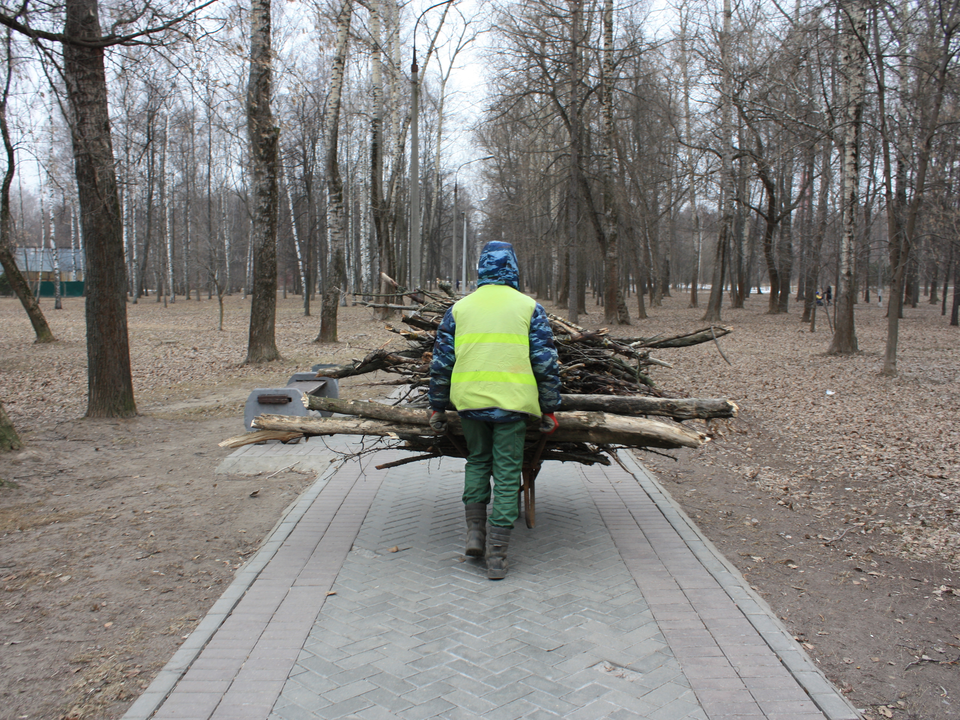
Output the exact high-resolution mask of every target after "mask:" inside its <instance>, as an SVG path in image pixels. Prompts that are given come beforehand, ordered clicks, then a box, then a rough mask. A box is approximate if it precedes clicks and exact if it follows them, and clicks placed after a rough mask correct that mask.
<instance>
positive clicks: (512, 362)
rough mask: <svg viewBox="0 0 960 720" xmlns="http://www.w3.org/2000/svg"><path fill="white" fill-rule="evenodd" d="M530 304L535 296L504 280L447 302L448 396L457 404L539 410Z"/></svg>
mask: <svg viewBox="0 0 960 720" xmlns="http://www.w3.org/2000/svg"><path fill="white" fill-rule="evenodd" d="M536 307H537V302H536V300H534V299H533V298H530V297H527V296H526V295H524V294H523V293H521V292H519V291H518V290H514V289H513V288H512V287H510V286H508V285H483V286H481V287H480V288H478V289H477V290H476V291H475V292H473V293H471V294H470V295H468V296H467V297H465V298H463V299H462V300H460V301H459V302H457V303H456V304H455V305H454V306H453V318H454V320H455V321H456V324H457V327H456V336H455V338H454V351H455V353H456V362H455V363H454V365H453V374H452V375H451V377H450V400H451V401H452V402H453V404H454V406H455V407H456V408H457V409H458V410H481V409H485V408H493V407H497V408H502V409H503V410H512V411H514V412H522V413H528V414H530V415H535V416H539V415H540V395H539V392H538V391H537V380H536V378H535V377H534V376H533V369H532V368H531V367H530V320H531V318H532V317H533V312H534V310H535V309H536Z"/></svg>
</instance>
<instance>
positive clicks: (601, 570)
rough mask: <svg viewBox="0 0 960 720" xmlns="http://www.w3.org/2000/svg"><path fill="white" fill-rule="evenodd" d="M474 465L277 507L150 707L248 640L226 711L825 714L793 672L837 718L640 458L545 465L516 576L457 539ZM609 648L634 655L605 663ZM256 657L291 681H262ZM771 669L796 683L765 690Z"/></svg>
mask: <svg viewBox="0 0 960 720" xmlns="http://www.w3.org/2000/svg"><path fill="white" fill-rule="evenodd" d="M384 458H386V455H385V456H384ZM462 466H463V464H462V461H461V462H457V461H449V460H443V461H441V462H437V463H431V464H430V465H429V466H426V465H422V466H419V465H408V466H403V467H400V468H395V469H392V470H390V471H374V470H372V469H371V468H367V469H366V472H367V473H368V474H367V475H364V476H361V475H359V474H358V473H357V470H356V469H353V470H350V469H349V466H345V468H344V469H341V470H340V471H338V472H336V473H331V474H330V475H329V477H328V478H327V479H326V480H325V483H326V484H325V485H324V486H323V487H322V490H321V489H317V490H316V491H311V492H312V493H313V494H312V496H311V498H310V502H307V503H305V504H304V503H302V502H301V503H297V505H296V508H298V509H297V512H298V513H300V516H302V517H300V522H299V523H295V522H294V523H291V522H288V521H284V523H281V524H280V526H279V528H278V530H277V533H276V535H275V536H274V537H272V538H271V539H269V540H268V542H267V543H266V544H265V546H264V547H265V548H268V550H269V552H270V553H272V557H273V559H272V560H270V561H269V562H265V561H264V559H263V558H260V557H259V555H258V558H256V561H257V562H265V564H264V565H261V567H263V570H262V572H260V575H259V576H257V575H256V573H248V574H247V575H246V576H245V577H246V579H245V582H246V583H247V585H248V589H247V590H244V591H241V592H239V593H237V591H236V590H234V588H233V586H231V588H230V589H229V590H228V593H225V596H224V597H227V595H228V594H229V593H233V595H230V597H231V598H233V599H232V600H230V602H232V603H237V607H236V608H235V611H234V612H233V614H231V609H232V607H233V606H232V605H231V606H229V607H227V606H222V607H221V603H223V602H224V601H223V600H221V601H219V602H218V605H217V606H216V609H217V612H218V617H217V621H216V623H213V622H212V621H210V622H207V624H206V625H205V626H204V627H205V628H207V630H206V631H205V632H208V633H215V634H214V635H213V636H212V637H213V640H211V641H210V642H209V643H208V642H206V638H204V637H203V636H197V638H191V640H190V641H191V643H193V644H192V645H191V646H190V648H196V649H195V650H193V652H194V654H196V652H198V651H199V649H200V648H204V649H203V650H202V652H201V655H200V657H199V659H198V660H196V671H195V672H194V674H193V676H192V680H191V682H193V683H194V685H190V684H188V683H187V682H184V681H182V682H181V683H180V685H181V687H179V688H175V690H174V692H173V693H172V694H171V696H170V699H169V700H168V701H167V703H166V705H165V706H164V707H163V708H162V710H163V712H165V713H166V715H163V713H159V714H158V715H157V717H170V718H174V717H182V715H178V714H177V713H178V712H186V708H188V707H189V703H188V702H185V700H184V698H187V697H189V696H197V695H198V693H195V692H194V693H191V692H188V691H189V690H191V689H194V690H212V689H214V688H213V685H214V684H216V682H217V681H220V682H221V683H222V681H224V680H226V679H229V677H230V675H229V673H224V672H223V671H222V670H214V669H215V668H217V665H216V664H212V665H211V664H208V663H216V662H218V661H219V662H228V663H229V662H230V661H231V660H230V659H231V657H234V656H236V655H237V653H241V652H242V653H250V655H249V658H246V664H245V665H244V669H243V671H241V675H240V676H238V678H239V679H243V680H245V682H244V686H243V687H238V688H236V691H235V692H230V691H228V692H227V693H226V695H224V697H223V701H222V703H221V704H220V707H219V709H218V710H217V711H216V716H217V717H224V718H226V717H230V718H231V720H246V719H247V718H250V719H251V720H253V718H256V719H257V720H266V718H268V717H269V720H301V719H304V720H305V719H306V718H331V719H332V718H341V717H342V718H354V717H355V718H414V719H417V718H429V717H441V718H449V719H450V720H456V719H457V718H474V717H482V718H484V719H485V720H498V719H501V720H514V719H515V718H520V717H526V718H555V717H563V718H628V717H632V718H638V717H639V718H645V719H646V720H660V719H669V720H718V719H719V717H721V716H724V717H726V716H731V717H732V714H735V715H737V717H738V718H742V720H747V718H754V717H757V718H759V717H762V715H758V714H757V713H759V712H760V705H762V706H763V707H764V708H765V709H766V710H768V712H769V714H770V715H769V717H770V720H772V718H773V717H774V715H778V716H779V715H783V716H788V715H790V713H799V715H796V717H795V718H792V720H801V719H802V720H812V718H814V717H816V718H817V720H823V719H824V715H823V714H822V713H821V712H820V711H819V710H817V708H816V706H815V705H814V702H812V701H811V700H810V699H809V698H807V697H806V696H805V693H804V692H803V690H802V687H801V685H790V683H791V682H794V681H793V677H794V676H796V677H801V679H804V680H806V681H808V684H806V685H805V686H804V687H807V689H810V688H813V690H814V693H813V695H814V700H818V699H819V700H818V702H819V704H820V707H821V708H822V709H826V710H827V715H826V717H827V718H829V720H849V718H848V716H847V715H844V712H846V711H847V710H848V709H849V708H847V706H845V704H844V703H845V701H843V699H842V698H840V697H839V696H838V695H837V694H836V693H835V692H834V691H833V689H832V687H831V686H830V685H829V683H827V682H826V681H825V679H823V677H822V675H819V674H818V672H817V671H816V668H815V667H814V666H812V664H810V663H809V659H808V658H806V656H805V655H804V654H803V653H802V652H800V651H799V650H798V649H797V648H796V644H795V643H794V642H793V641H792V638H790V637H789V636H788V635H786V634H785V632H784V630H783V628H782V625H780V623H779V622H778V621H777V620H776V619H775V618H773V617H772V616H771V615H770V613H769V610H768V609H766V606H765V604H764V603H763V602H762V601H761V600H759V599H758V598H756V597H755V594H753V593H752V591H750V590H749V589H748V588H746V587H745V584H744V583H743V581H742V578H740V577H739V576H738V574H737V573H736V572H735V570H734V569H732V566H729V565H728V564H727V563H726V561H724V560H723V559H722V558H721V557H720V556H719V555H718V554H716V553H715V551H714V550H713V548H712V546H711V545H710V544H709V543H708V542H707V541H705V540H704V539H703V538H702V537H701V536H700V535H699V534H698V533H697V532H696V530H695V528H693V526H692V524H691V523H690V522H689V520H688V519H686V517H685V516H684V515H683V514H682V511H680V510H679V509H678V508H677V507H676V506H675V505H674V504H673V503H672V501H671V500H670V499H669V497H668V496H665V494H664V493H663V491H662V489H661V488H660V487H659V485H657V484H656V482H655V481H654V480H653V479H652V478H650V477H649V476H647V475H645V471H644V470H643V469H642V467H640V466H636V470H635V471H634V470H632V471H631V472H625V471H624V470H623V469H621V468H619V467H610V468H590V469H588V470H584V469H582V468H580V467H578V466H573V465H571V464H556V463H550V464H548V465H547V466H545V468H544V471H543V472H542V473H541V477H542V480H541V483H540V484H541V493H538V495H539V497H538V508H537V510H538V513H537V527H536V528H535V529H533V530H528V529H527V528H525V527H523V523H522V521H521V523H518V526H517V528H516V530H515V531H514V533H513V536H512V538H511V546H510V557H511V570H510V574H509V575H508V577H507V579H506V580H504V581H502V582H498V583H490V582H489V581H487V580H486V577H485V571H484V566H483V562H482V561H477V560H474V559H465V558H464V557H463V555H462V552H463V547H462V543H463V506H462V504H461V502H460V491H461V483H462ZM627 466H628V467H634V466H633V465H632V464H631V462H630V461H628V462H627ZM351 473H354V474H351ZM631 473H632V474H631ZM585 478H587V479H588V481H587V482H585ZM276 538H280V540H282V542H281V541H280V540H277V539H276ZM394 546H396V547H398V548H400V551H399V552H390V551H389V549H390V548H391V547H394ZM248 565H249V564H248ZM239 577H240V576H239V575H238V578H239ZM324 588H329V589H330V590H331V591H332V592H333V593H334V594H332V595H330V596H327V595H326V592H325V590H324ZM244 592H246V596H245V595H244ZM244 599H246V604H245V605H244ZM738 603H740V604H742V605H743V608H741V607H739V605H738ZM271 615H272V618H271ZM313 618H315V621H314V620H313ZM208 626H209V627H208ZM215 626H219V630H217V627H215ZM252 627H257V629H256V632H255V634H251V628H252ZM208 637H209V635H208ZM257 638H259V641H256V639H257ZM255 641H256V644H254V643H255ZM771 648H772V649H771ZM188 649H189V648H188ZM231 653H233V655H231ZM775 653H779V654H780V656H781V658H783V659H782V660H781V658H778V656H777V654H775ZM244 657H245V656H244ZM190 662H193V660H192V659H190V658H187V659H186V661H185V663H182V664H181V665H180V666H178V668H176V669H172V670H173V671H174V672H181V673H182V668H183V667H186V666H187V665H189V663H190ZM242 662H243V659H241V660H240V663H242ZM602 662H606V663H615V664H616V665H617V666H621V667H622V668H623V670H622V671H618V672H617V673H610V672H601V671H600V670H598V669H597V666H598V664H602ZM805 663H806V664H805ZM237 667H240V664H239V663H238V664H237ZM255 671H262V673H263V674H264V677H269V678H274V677H279V678H285V683H284V681H283V680H280V681H279V683H277V682H275V683H273V684H270V683H266V682H264V683H262V684H260V685H256V684H255V683H253V684H251V682H250V680H252V679H254V678H255V677H256V672H255ZM774 676H776V677H775V678H774ZM773 679H775V681H776V682H778V683H781V684H785V686H789V687H791V688H794V689H797V688H801V689H800V690H798V692H797V693H787V692H784V693H781V694H774V695H764V694H763V691H764V690H765V689H768V688H771V685H769V684H767V683H768V682H770V681H772V680H773ZM198 683H199V684H198ZM238 684H239V683H238ZM748 687H749V688H750V690H751V691H753V692H754V693H755V694H751V692H750V691H748ZM691 688H696V690H697V693H699V695H700V697H699V698H698V695H697V694H696V693H695V692H694V690H693V689H691ZM774 689H775V688H774ZM146 695H148V696H150V697H157V696H158V694H156V693H155V694H154V695H150V694H149V693H147V694H146ZM160 696H162V695H160ZM758 703H760V705H758ZM138 705H141V706H143V704H142V703H138ZM194 710H196V707H194ZM808 711H809V717H808ZM230 712H233V713H235V715H234V716H231V715H229V713H230ZM225 713H227V714H225ZM187 716H189V717H192V716H190V715H187ZM145 717H146V716H144V718H145ZM128 720H143V719H142V718H140V717H137V718H129V719H128Z"/></svg>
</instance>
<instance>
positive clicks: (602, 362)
mask: <svg viewBox="0 0 960 720" xmlns="http://www.w3.org/2000/svg"><path fill="white" fill-rule="evenodd" d="M441 288H444V289H446V290H447V291H448V292H449V286H446V285H441ZM409 297H411V298H412V299H414V301H415V302H417V303H418V304H417V305H393V304H387V303H377V302H370V301H365V302H364V303H363V304H366V305H369V306H371V307H377V308H391V309H402V310H406V311H407V312H408V313H410V314H409V315H405V316H404V317H403V320H402V322H403V323H404V324H405V325H407V326H408V327H405V328H398V327H395V326H393V325H389V324H388V325H387V328H388V329H389V330H390V331H392V332H395V333H397V334H398V335H400V336H402V337H403V338H404V339H405V340H406V341H407V344H408V346H407V348H405V349H403V350H391V349H387V348H385V347H381V348H378V349H377V350H374V351H373V352H371V353H370V354H369V355H367V356H366V357H365V358H363V359H362V360H356V361H354V362H352V363H348V364H346V365H341V366H339V367H334V368H324V370H323V371H322V376H323V377H331V378H346V377H352V376H356V375H364V374H367V373H371V372H375V371H378V370H382V371H385V372H387V373H391V374H395V375H397V376H399V377H398V378H397V379H396V380H395V381H394V382H395V384H398V385H405V386H408V387H409V392H408V393H407V394H406V395H405V396H404V397H403V398H402V399H401V401H402V402H405V403H409V404H414V405H416V404H420V405H424V404H425V397H424V395H425V390H426V387H427V386H428V385H429V382H430V360H431V358H432V356H433V344H434V341H435V339H436V332H437V329H438V328H439V327H440V322H441V321H442V319H443V315H444V313H445V312H446V311H447V309H448V308H449V307H450V306H451V305H453V303H454V302H455V301H456V298H455V297H452V293H451V294H447V295H439V294H435V293H429V292H425V291H419V292H417V293H411V294H410V295H409ZM411 311H412V312H411ZM547 317H548V319H549V321H550V327H551V329H552V330H553V335H554V341H555V343H556V346H557V354H558V356H559V359H560V380H561V383H562V387H563V392H564V393H568V394H571V395H587V394H599V395H625V396H636V395H645V396H652V397H664V393H663V392H662V391H661V390H660V389H658V388H657V387H656V385H655V384H654V382H653V380H652V379H651V378H650V376H649V374H648V373H647V368H649V367H651V366H657V365H659V366H662V367H670V365H669V363H666V362H663V361H662V360H657V359H655V358H652V357H651V356H650V351H651V350H652V349H658V348H669V347H672V348H677V347H689V346H692V345H696V344H699V343H703V342H710V341H711V340H713V341H716V339H717V338H720V337H723V336H724V335H726V334H728V333H729V332H730V330H729V328H726V327H721V326H711V327H707V328H704V329H702V330H697V331H696V332H692V333H684V334H682V335H674V336H668V337H665V336H656V337H652V338H630V339H615V338H612V337H610V336H609V332H608V330H607V329H606V328H603V329H600V330H595V331H590V330H586V329H584V328H582V327H580V326H579V325H576V324H574V323H571V322H569V321H567V320H564V319H563V318H560V317H557V316H556V315H552V314H548V315H547ZM727 417H729V415H728V416H727Z"/></svg>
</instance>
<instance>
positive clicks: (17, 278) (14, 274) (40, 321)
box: [0, 30, 56, 413]
mask: <svg viewBox="0 0 960 720" xmlns="http://www.w3.org/2000/svg"><path fill="white" fill-rule="evenodd" d="M5 40H6V43H5V51H6V58H5V64H4V66H5V68H6V71H7V72H6V77H5V78H4V83H3V92H2V95H0V134H2V136H3V147H4V151H5V153H6V160H7V167H6V170H5V171H4V173H3V180H2V185H0V266H2V267H3V272H4V274H5V275H6V276H7V281H8V282H9V283H10V287H11V288H12V289H13V292H14V293H15V294H16V296H17V297H18V298H19V299H20V304H21V305H23V309H24V310H25V311H26V313H27V317H29V318H30V324H31V325H33V332H34V334H35V335H36V336H37V340H36V341H37V342H38V343H48V342H53V341H55V340H56V338H55V337H54V336H53V331H52V330H51V329H50V325H48V324H47V318H46V316H44V314H43V310H41V309H40V303H38V302H37V299H36V298H35V297H34V295H33V293H32V292H30V286H29V284H28V283H27V280H26V278H24V277H23V273H21V272H20V269H19V268H18V267H17V263H16V262H15V261H14V259H13V253H12V252H11V251H10V244H11V241H12V235H13V232H12V229H13V216H12V214H11V212H10V185H11V184H12V183H13V176H14V175H15V174H16V172H17V156H16V151H15V149H14V146H13V141H12V140H11V138H10V128H9V126H8V124H7V101H8V99H9V97H10V82H11V80H12V79H13V53H12V51H11V45H12V42H13V39H12V37H11V31H10V30H7V33H6V38H5ZM0 413H2V407H0Z"/></svg>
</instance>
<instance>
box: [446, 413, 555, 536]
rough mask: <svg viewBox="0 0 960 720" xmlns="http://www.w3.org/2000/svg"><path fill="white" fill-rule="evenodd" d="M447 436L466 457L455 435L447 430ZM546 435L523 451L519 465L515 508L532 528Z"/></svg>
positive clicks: (463, 448) (535, 520)
mask: <svg viewBox="0 0 960 720" xmlns="http://www.w3.org/2000/svg"><path fill="white" fill-rule="evenodd" d="M447 437H448V438H449V439H450V441H451V442H452V443H453V446H454V447H455V448H457V450H458V451H460V453H462V455H463V457H467V454H468V453H467V449H466V447H464V446H463V445H461V444H460V441H459V440H458V439H457V437H456V436H455V435H453V433H451V432H450V431H449V430H448V431H447ZM548 437H549V434H547V435H540V437H539V438H538V439H537V441H536V442H535V443H534V444H533V446H532V450H531V451H530V452H529V453H528V452H526V451H524V453H523V465H522V466H521V467H520V478H521V482H520V490H519V492H518V493H517V508H518V509H519V510H520V514H521V515H523V519H524V521H525V522H526V523H527V527H528V528H532V527H533V526H534V525H536V524H537V519H536V506H537V502H536V481H537V475H538V474H539V473H540V466H541V465H542V464H543V463H541V462H540V456H541V455H543V449H544V447H546V445H547V438H548Z"/></svg>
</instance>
